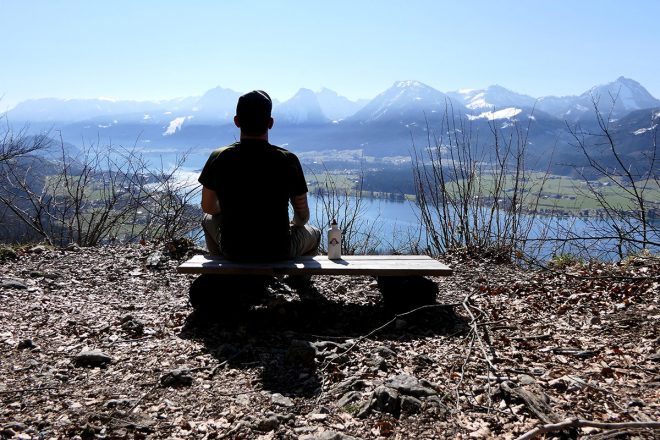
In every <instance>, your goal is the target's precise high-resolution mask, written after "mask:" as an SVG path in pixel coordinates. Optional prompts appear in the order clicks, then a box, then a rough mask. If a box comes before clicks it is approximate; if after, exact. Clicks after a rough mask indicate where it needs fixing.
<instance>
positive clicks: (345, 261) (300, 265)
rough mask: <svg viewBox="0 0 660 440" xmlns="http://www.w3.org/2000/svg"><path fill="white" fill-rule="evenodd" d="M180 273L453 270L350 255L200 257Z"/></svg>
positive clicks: (429, 262)
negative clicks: (247, 259) (261, 259)
mask: <svg viewBox="0 0 660 440" xmlns="http://www.w3.org/2000/svg"><path fill="white" fill-rule="evenodd" d="M177 271H178V272H179V273H193V274H216V275H271V276H275V275H372V276H449V275H451V274H452V269H451V268H450V267H449V266H447V265H445V264H442V263H440V262H439V261H437V260H434V259H433V258H431V257H429V256H426V255H346V256H343V257H342V258H341V259H340V260H329V259H328V257H326V256H316V257H298V258H295V259H293V260H286V261H275V262H269V263H244V262H236V261H229V260H226V259H224V258H220V257H209V256H204V255H196V256H194V257H192V258H191V259H190V260H188V261H186V262H184V263H183V264H181V265H180V266H179V267H178V268H177Z"/></svg>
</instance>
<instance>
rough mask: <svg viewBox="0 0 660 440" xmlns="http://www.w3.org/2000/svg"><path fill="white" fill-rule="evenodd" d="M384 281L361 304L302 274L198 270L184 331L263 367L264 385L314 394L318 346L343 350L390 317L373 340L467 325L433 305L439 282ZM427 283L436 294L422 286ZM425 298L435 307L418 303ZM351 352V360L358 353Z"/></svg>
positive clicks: (216, 350)
mask: <svg viewBox="0 0 660 440" xmlns="http://www.w3.org/2000/svg"><path fill="white" fill-rule="evenodd" d="M379 287H380V290H381V292H382V293H383V296H384V297H385V298H386V299H387V301H379V302H377V303H375V304H363V303H352V302H349V301H346V300H342V301H336V300H330V299H328V298H327V297H325V296H324V295H323V294H322V292H321V291H319V289H318V288H317V287H316V286H315V285H314V284H310V283H307V282H305V281H304V280H303V281H302V282H301V281H297V282H293V281H291V282H287V283H285V282H283V281H282V280H279V279H276V278H270V277H267V278H258V277H239V276H233V277H218V276H201V277H199V278H198V279H197V280H196V281H195V282H193V284H192V286H191V288H190V302H191V304H192V305H193V309H194V311H193V312H192V313H191V315H190V316H189V317H188V318H187V320H186V323H185V324H184V327H183V328H182V330H181V334H180V336H181V337H182V338H184V339H193V340H199V341H201V342H203V344H204V345H205V347H206V349H207V350H208V351H209V353H211V354H212V355H213V356H214V357H215V358H216V359H218V361H219V362H226V364H227V365H228V366H229V367H232V368H257V369H259V370H260V372H261V385H262V386H263V388H264V389H266V390H269V391H271V392H277V393H280V394H283V395H289V396H304V397H311V396H314V395H316V394H318V392H319V391H320V387H321V381H320V379H319V376H318V374H317V371H316V367H317V365H318V363H319V356H318V347H319V346H324V347H325V348H327V347H330V348H332V347H333V346H335V347H337V349H336V352H339V353H340V352H341V351H342V348H341V345H342V343H345V341H346V340H349V339H356V338H359V337H360V336H364V335H367V334H369V333H370V332H372V331H374V330H375V329H380V328H381V327H382V326H384V325H385V324H386V323H389V324H388V325H387V326H385V327H383V328H382V329H380V330H379V331H378V332H377V333H376V334H375V335H374V336H373V337H374V338H377V339H379V340H382V341H387V340H399V341H400V340H406V339H415V338H421V337H429V336H434V335H435V336H454V335H458V334H461V333H463V332H464V331H465V329H466V327H467V325H466V322H465V321H464V319H463V318H462V317H460V316H458V315H456V314H455V313H454V309H453V307H452V306H451V305H441V304H433V303H434V302H435V293H436V292H437V286H436V285H434V283H432V282H431V281H429V280H426V279H423V280H421V281H420V280H414V279H413V280H412V281H411V280H405V279H394V278H392V279H387V280H379ZM429 287H430V288H431V290H432V292H433V294H432V295H430V294H429V291H425V289H428V288H429ZM354 295H360V292H356V293H354ZM429 298H431V299H429ZM424 304H427V305H428V304H433V305H432V306H431V307H422V308H420V307H421V306H423V305H424ZM417 308H420V309H419V310H417V311H414V312H412V313H406V312H408V311H410V310H413V309H417ZM314 351H316V361H315V360H314V358H315V353H314ZM347 356H348V359H346V360H344V361H349V362H350V357H351V356H355V355H354V354H353V353H350V354H348V355H347Z"/></svg>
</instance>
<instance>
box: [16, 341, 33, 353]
mask: <svg viewBox="0 0 660 440" xmlns="http://www.w3.org/2000/svg"><path fill="white" fill-rule="evenodd" d="M36 347H37V346H36V345H34V342H33V341H32V339H23V340H22V341H20V342H19V343H18V345H17V346H16V348H18V349H19V350H25V349H32V348H36Z"/></svg>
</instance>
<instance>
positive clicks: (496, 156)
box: [413, 104, 545, 261]
mask: <svg viewBox="0 0 660 440" xmlns="http://www.w3.org/2000/svg"><path fill="white" fill-rule="evenodd" d="M512 123H513V127H512V129H511V130H510V131H509V134H508V135H507V136H504V135H503V133H502V131H501V130H500V129H499V128H498V127H497V126H496V125H495V124H496V122H495V121H490V124H489V127H490V133H489V139H488V141H487V142H486V145H485V146H484V144H483V143H480V139H479V137H478V133H476V132H474V131H473V126H472V124H471V122H470V121H469V120H468V121H466V120H465V119H464V118H461V117H458V116H456V115H455V113H454V111H453V109H452V108H451V105H450V104H448V105H447V108H446V111H445V115H444V117H443V119H442V123H441V126H440V127H439V129H438V130H435V131H434V130H432V129H431V127H429V126H428V124H427V133H428V138H427V145H426V148H425V149H424V150H422V151H420V150H419V149H418V148H416V147H415V145H414V142H413V172H414V178H415V186H416V191H417V194H416V196H417V207H418V212H419V217H420V221H421V223H422V224H423V226H424V228H425V231H426V252H427V253H429V254H431V255H438V254H442V253H445V252H450V251H462V252H467V253H468V254H470V255H475V256H491V257H496V258H498V259H502V260H507V261H510V260H513V259H515V258H518V257H520V256H522V255H523V253H524V250H525V243H526V240H527V238H528V236H529V234H530V231H531V228H532V226H533V224H534V220H535V217H536V215H535V212H536V206H537V205H538V200H539V194H540V192H541V190H542V188H543V183H544V182H545V180H544V179H541V183H540V184H539V185H538V186H537V187H535V188H532V184H531V183H530V179H529V176H530V171H528V170H527V168H526V165H527V164H526V158H527V136H528V131H529V124H530V123H531V119H530V122H529V123H528V124H526V125H521V124H520V123H519V122H517V121H512Z"/></svg>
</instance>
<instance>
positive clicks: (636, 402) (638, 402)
mask: <svg viewBox="0 0 660 440" xmlns="http://www.w3.org/2000/svg"><path fill="white" fill-rule="evenodd" d="M626 406H627V407H628V408H631V407H633V406H636V407H638V408H642V407H644V406H646V404H645V403H644V402H643V401H642V400H640V399H632V400H631V401H630V402H628V403H627V404H626Z"/></svg>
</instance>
